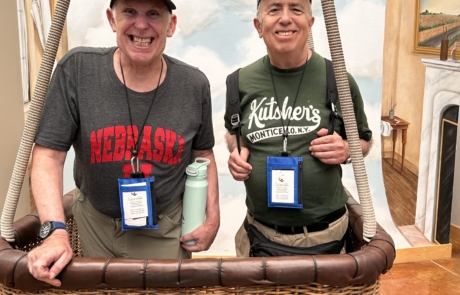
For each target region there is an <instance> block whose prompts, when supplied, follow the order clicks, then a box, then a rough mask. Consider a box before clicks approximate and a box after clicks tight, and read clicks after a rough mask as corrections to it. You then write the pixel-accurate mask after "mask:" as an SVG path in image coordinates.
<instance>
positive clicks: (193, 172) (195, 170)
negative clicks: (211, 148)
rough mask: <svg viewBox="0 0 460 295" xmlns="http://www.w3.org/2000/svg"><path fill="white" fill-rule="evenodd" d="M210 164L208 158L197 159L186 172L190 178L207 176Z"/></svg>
mask: <svg viewBox="0 0 460 295" xmlns="http://www.w3.org/2000/svg"><path fill="white" fill-rule="evenodd" d="M210 162H211V161H210V160H209V159H206V158H196V159H195V162H193V163H192V164H190V165H188V166H187V169H186V170H185V172H186V173H187V175H190V176H206V175H208V169H207V166H208V165H209V163H210Z"/></svg>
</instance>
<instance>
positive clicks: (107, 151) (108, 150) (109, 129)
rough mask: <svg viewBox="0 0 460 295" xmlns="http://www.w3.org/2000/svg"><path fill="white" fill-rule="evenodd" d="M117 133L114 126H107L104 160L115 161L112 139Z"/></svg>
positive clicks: (105, 161)
mask: <svg viewBox="0 0 460 295" xmlns="http://www.w3.org/2000/svg"><path fill="white" fill-rule="evenodd" d="M114 134H115V128H114V127H106V128H104V149H103V150H102V162H103V163H107V162H112V161H113V153H112V152H111V151H112V139H111V138H113V136H114Z"/></svg>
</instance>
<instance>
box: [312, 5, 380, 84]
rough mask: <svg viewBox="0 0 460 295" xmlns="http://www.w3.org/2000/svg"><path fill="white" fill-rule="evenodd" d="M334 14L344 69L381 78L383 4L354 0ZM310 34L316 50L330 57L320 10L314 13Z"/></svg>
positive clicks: (360, 74)
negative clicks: (341, 48) (344, 63)
mask: <svg viewBox="0 0 460 295" xmlns="http://www.w3.org/2000/svg"><path fill="white" fill-rule="evenodd" d="M315 11H316V10H315ZM337 14H338V22H339V29H340V35H341V39H342V44H343V50H344V55H345V60H346V65H347V70H348V71H349V72H350V73H352V74H353V75H354V76H364V77H373V78H381V77H382V68H383V63H382V56H383V35H384V25H385V21H384V20H385V5H384V4H381V3H379V2H376V1H369V0H356V1H351V2H350V3H349V4H347V5H346V6H345V7H344V9H343V10H340V11H338V12H337ZM313 35H314V39H315V49H316V51H318V52H319V53H320V54H322V55H323V56H325V57H330V53H329V45H328V44H327V38H326V27H325V24H324V17H323V16H322V13H321V14H317V15H316V21H315V24H314V26H313Z"/></svg>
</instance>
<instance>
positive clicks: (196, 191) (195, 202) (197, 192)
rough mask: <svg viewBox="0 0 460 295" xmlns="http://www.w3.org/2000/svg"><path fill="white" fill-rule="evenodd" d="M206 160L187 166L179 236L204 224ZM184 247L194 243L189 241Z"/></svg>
mask: <svg viewBox="0 0 460 295" xmlns="http://www.w3.org/2000/svg"><path fill="white" fill-rule="evenodd" d="M209 163H210V161H209V160H208V159H206V158H196V159H195V162H193V163H192V164H190V165H188V166H187V169H186V170H185V172H186V173H187V180H186V181H185V191H184V200H183V211H182V227H181V236H184V235H186V234H188V233H190V232H192V231H194V230H195V229H197V228H198V227H199V226H200V225H202V224H203V223H204V219H205V212H206V199H207V196H208V180H207V178H206V176H207V175H208V167H207V166H208V165H209ZM185 244H186V245H189V246H192V245H195V241H189V242H187V243H185Z"/></svg>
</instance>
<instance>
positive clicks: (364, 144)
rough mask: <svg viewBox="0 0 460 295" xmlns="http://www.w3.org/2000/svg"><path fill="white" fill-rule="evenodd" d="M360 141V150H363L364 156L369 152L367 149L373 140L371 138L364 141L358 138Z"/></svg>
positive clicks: (369, 148) (370, 146)
mask: <svg viewBox="0 0 460 295" xmlns="http://www.w3.org/2000/svg"><path fill="white" fill-rule="evenodd" d="M360 142H361V150H362V151H363V157H366V156H367V155H368V154H369V151H370V150H371V148H372V145H373V144H374V140H373V139H371V140H369V141H366V140H364V139H361V140H360Z"/></svg>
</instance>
